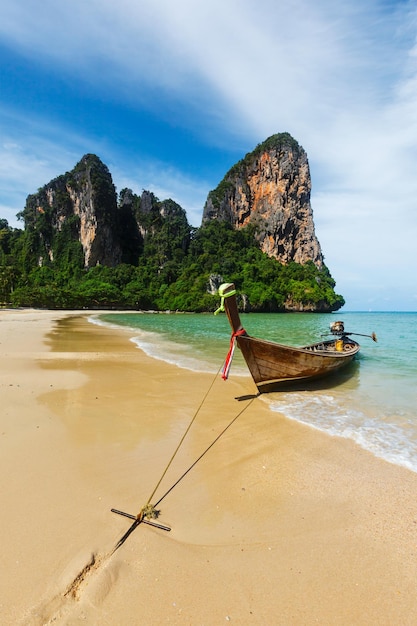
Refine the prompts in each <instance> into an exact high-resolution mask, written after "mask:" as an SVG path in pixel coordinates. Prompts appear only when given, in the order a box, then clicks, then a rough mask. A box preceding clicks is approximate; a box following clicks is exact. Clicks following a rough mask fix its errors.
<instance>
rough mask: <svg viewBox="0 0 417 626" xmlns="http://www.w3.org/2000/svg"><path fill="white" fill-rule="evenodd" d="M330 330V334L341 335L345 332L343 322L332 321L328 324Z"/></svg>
mask: <svg viewBox="0 0 417 626" xmlns="http://www.w3.org/2000/svg"><path fill="white" fill-rule="evenodd" d="M330 332H331V333H332V335H343V334H344V332H345V325H344V323H343V322H332V323H331V324H330Z"/></svg>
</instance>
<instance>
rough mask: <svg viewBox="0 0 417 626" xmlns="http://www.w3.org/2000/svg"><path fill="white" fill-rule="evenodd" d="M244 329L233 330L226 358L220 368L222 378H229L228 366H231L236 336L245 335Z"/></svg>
mask: <svg viewBox="0 0 417 626" xmlns="http://www.w3.org/2000/svg"><path fill="white" fill-rule="evenodd" d="M246 334H247V333H246V330H245V329H244V328H240V329H239V330H237V331H236V332H234V333H233V334H232V336H231V338H230V348H229V352H228V353H227V356H226V360H225V362H224V365H223V368H222V378H223V380H227V379H228V378H229V372H230V368H231V367H232V360H233V355H234V353H235V348H236V337H240V335H246Z"/></svg>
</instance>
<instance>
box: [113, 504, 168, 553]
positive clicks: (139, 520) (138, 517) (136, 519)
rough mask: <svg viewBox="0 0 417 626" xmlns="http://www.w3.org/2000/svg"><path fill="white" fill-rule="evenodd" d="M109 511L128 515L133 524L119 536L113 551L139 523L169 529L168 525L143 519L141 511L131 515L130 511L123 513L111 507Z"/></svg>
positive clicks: (124, 515)
mask: <svg viewBox="0 0 417 626" xmlns="http://www.w3.org/2000/svg"><path fill="white" fill-rule="evenodd" d="M111 511H112V513H117V515H123V517H128V518H129V519H132V520H134V522H133V524H132V525H131V526H130V528H129V529H128V530H127V531H126V532H125V534H124V535H123V537H121V538H120V539H119V541H118V542H117V543H116V545H115V547H114V550H113V552H115V551H116V550H117V549H118V548H120V546H121V545H123V544H124V542H125V541H126V539H127V538H128V537H129V535H131V533H133V531H134V530H135V529H136V528H137V527H138V526H139V524H148V526H155V528H160V529H161V530H166V531H168V532H169V531H170V530H171V529H170V527H169V526H163V525H162V524H157V523H156V522H151V521H150V520H147V519H145V517H144V515H143V514H142V513H139V515H132V514H131V513H125V511H119V510H118V509H111Z"/></svg>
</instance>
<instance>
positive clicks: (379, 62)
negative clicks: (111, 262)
mask: <svg viewBox="0 0 417 626" xmlns="http://www.w3.org/2000/svg"><path fill="white" fill-rule="evenodd" d="M416 35H417V3H416V2H415V0H411V1H399V2H390V1H389V0H383V1H382V0H381V1H377V0H350V1H349V2H348V3H346V2H341V1H336V2H335V1H334V0H318V1H317V2H310V1H309V0H258V2H256V3H254V2H250V1H249V0H229V1H228V2H227V3H224V2H223V0H222V1H220V0H211V2H210V3H196V2H193V1H191V0H177V1H176V2H175V3H173V2H171V0H152V1H150V0H118V2H117V3H116V2H115V1H114V0H90V1H89V2H88V3H86V2H81V0H73V2H71V3H57V2H55V1H53V0H44V1H43V2H42V3H41V4H39V3H35V2H34V0H21V1H20V2H15V0H3V2H2V4H1V7H0V37H1V40H2V41H3V43H4V45H5V46H6V47H7V48H8V49H9V50H13V51H14V53H15V54H17V55H19V56H20V58H26V59H27V60H28V62H30V61H33V62H34V63H36V64H37V65H38V66H39V67H41V68H43V71H44V72H46V73H49V75H50V80H51V81H55V80H56V79H57V78H58V79H59V80H61V81H65V84H66V85H70V86H72V88H73V90H74V91H78V92H79V93H80V94H83V93H85V94H86V96H88V98H89V99H90V104H91V101H94V99H95V100H96V102H103V101H105V102H106V103H107V105H108V106H109V107H110V106H111V104H112V103H114V104H115V105H116V107H117V115H118V116H119V118H122V117H123V110H125V111H127V110H129V111H133V112H135V114H137V116H140V115H141V114H142V112H143V111H145V110H146V111H147V112H148V113H149V114H151V115H153V116H156V117H157V118H158V119H160V120H162V121H163V123H164V124H166V125H167V127H168V126H169V127H170V128H171V130H172V132H174V131H175V129H176V128H181V129H182V131H183V132H186V133H189V134H190V135H192V136H193V137H194V138H196V141H198V142H200V144H201V153H202V156H201V163H202V164H203V161H204V158H205V157H204V154H205V149H206V148H208V147H211V148H213V147H214V148H215V149H223V150H224V151H225V152H226V153H228V154H230V155H236V157H237V158H239V156H243V155H244V153H245V152H247V151H249V150H251V149H252V148H253V147H254V146H255V145H256V144H257V143H259V142H260V141H262V140H264V139H265V138H266V137H268V136H269V135H271V134H273V133H275V132H282V131H289V132H291V134H292V135H293V136H294V137H295V138H296V139H297V140H298V141H299V142H300V143H301V144H302V145H303V147H304V148H305V149H306V151H307V153H308V156H309V160H310V165H311V171H312V176H313V197H312V200H313V209H314V214H315V221H316V226H317V233H318V236H319V239H320V242H321V244H322V247H323V250H324V253H325V256H326V261H327V263H328V265H329V267H330V269H331V271H332V273H333V275H334V276H335V278H336V279H337V281H338V289H339V291H340V292H342V293H344V294H345V295H346V297H347V299H348V301H349V299H350V300H351V301H352V300H353V298H354V297H355V296H354V294H358V293H359V292H361V289H360V285H361V284H362V285H365V284H366V288H365V289H362V292H363V293H365V292H368V291H369V290H370V291H369V293H371V292H372V290H373V293H377V292H378V294H379V291H378V289H377V287H376V286H378V285H380V284H381V285H384V286H385V287H384V288H385V290H387V291H391V293H394V291H395V290H397V289H398V288H400V287H399V283H398V281H399V274H401V272H403V273H404V272H405V271H406V269H407V268H409V267H412V266H413V264H414V266H415V262H416V260H417V259H416V256H415V253H414V249H415V247H414V241H415V238H416V234H417V233H416V217H415V215H416V212H415V209H416V200H415V198H416V197H417V182H416V176H415V163H416V157H417V39H416ZM80 97H81V96H80ZM19 107H20V108H19ZM58 108H59V107H57V109H55V110H54V109H53V107H52V108H51V109H49V110H45V111H42V110H36V111H35V115H31V116H30V117H29V118H27V119H26V127H25V124H23V123H17V124H15V123H14V124H12V125H9V126H7V124H4V123H0V133H1V137H2V144H3V147H2V149H1V152H0V177H1V179H2V180H1V181H0V182H2V183H4V184H3V189H4V190H6V192H5V194H3V198H2V200H1V202H2V204H3V205H4V206H7V205H8V202H5V196H6V197H10V198H11V197H12V196H13V189H14V188H17V187H19V185H20V186H21V185H22V182H23V183H24V185H25V186H26V187H25V188H27V187H28V186H29V185H32V182H33V184H34V189H30V191H34V190H36V188H37V187H38V186H39V185H41V184H43V183H45V182H47V181H48V180H49V179H50V173H51V174H52V175H57V174H58V173H61V171H65V170H66V169H68V168H70V167H72V166H73V165H74V164H75V162H76V161H77V160H78V159H79V158H80V157H81V156H82V153H83V152H86V151H90V152H93V151H97V153H98V154H99V155H100V156H101V157H102V158H103V159H104V160H105V161H106V163H107V165H109V168H110V170H111V171H112V173H114V177H115V182H116V184H117V185H118V187H119V188H120V187H121V186H124V181H126V182H129V183H130V184H129V185H127V186H131V187H132V188H134V189H137V190H138V191H139V192H140V188H141V187H144V188H149V189H151V190H154V191H155V193H157V195H160V197H164V196H171V197H173V198H174V199H176V200H177V201H178V202H180V204H181V203H182V205H183V206H184V207H185V208H186V209H187V210H188V212H189V214H190V215H191V216H192V217H191V221H192V222H193V223H194V224H195V225H198V222H199V219H198V216H199V213H200V214H201V210H202V206H203V203H204V199H205V197H206V195H207V192H208V191H209V190H210V189H211V188H212V187H214V186H215V185H216V184H217V183H218V182H219V173H218V172H219V170H218V169H217V170H216V174H215V176H212V177H210V175H209V173H208V171H207V168H205V171H204V173H201V175H198V174H195V170H194V173H192V174H191V173H190V171H191V169H192V168H189V167H187V165H186V164H185V160H184V156H182V157H181V159H180V158H179V157H178V158H177V161H175V156H173V157H172V159H171V160H170V161H169V162H168V161H166V162H164V160H163V159H161V158H160V159H158V158H157V156H156V153H155V152H154V153H153V154H152V155H151V154H147V152H146V149H145V148H141V147H140V146H139V144H140V136H138V146H139V147H138V148H137V150H136V151H133V152H134V153H133V154H132V142H130V144H129V146H126V148H125V149H123V145H122V141H123V140H122V138H121V137H120V136H117V134H115V135H114V136H112V132H111V129H109V128H103V129H102V133H103V139H102V140H100V129H99V128H98V129H97V128H96V129H94V131H93V130H92V129H91V128H90V127H88V126H86V125H83V123H82V115H81V116H80V117H81V119H80V118H77V116H76V115H75V114H74V116H73V118H72V119H71V116H70V115H68V116H67V118H66V119H65V120H64V119H61V118H60V116H59V113H58ZM17 109H19V111H17ZM24 112H25V103H24V102H20V103H19V106H16V111H14V114H15V115H16V116H18V114H20V115H24ZM28 119H29V121H28ZM30 120H32V124H30ZM28 126H30V127H31V128H30V132H28ZM53 129H54V131H55V132H50V131H52V130H53ZM114 132H115V133H116V131H114ZM132 132H134V131H133V130H132ZM156 141H163V139H161V138H160V137H158V139H157V140H156ZM238 155H239V156H238ZM226 160H227V159H226ZM226 160H225V162H226ZM71 161H72V162H71ZM231 164H232V162H231V163H230V165H231ZM61 166H63V169H62V170H61V169H60V168H61ZM202 169H204V168H203V167H202ZM223 173H225V171H224V172H223ZM20 208H21V207H20ZM352 240H354V242H355V243H354V251H355V253H354V254H353V253H352V252H353V249H352ZM347 267H348V268H349V269H346V268H347ZM364 267H366V268H367V270H368V271H367V277H369V284H368V283H367V282H366V280H365V279H364V272H363V268H364ZM410 280H411V285H410ZM413 280H414V284H413ZM361 281H362V282H361ZM415 281H416V279H415V278H411V279H410V278H408V279H407V282H406V281H405V280H404V279H403V280H402V281H401V280H400V283H401V285H402V287H401V288H400V289H402V293H403V294H404V297H407V296H406V292H407V291H408V292H414V293H417V284H415ZM372 285H373V288H372ZM395 293H398V292H397V291H395ZM361 297H363V296H361ZM370 297H373V296H372V295H371V296H370ZM379 297H380V295H378V298H379ZM410 306H411V305H410Z"/></svg>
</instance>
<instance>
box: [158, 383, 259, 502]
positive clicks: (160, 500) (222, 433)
mask: <svg viewBox="0 0 417 626" xmlns="http://www.w3.org/2000/svg"><path fill="white" fill-rule="evenodd" d="M257 397H258V396H257V395H254V396H252V397H251V399H250V401H249V402H248V404H246V406H244V407H243V409H242V410H241V411H239V413H238V414H237V415H235V417H234V418H233V419H232V421H231V422H229V424H228V425H227V426H226V427H225V428H223V430H222V431H221V433H219V434H218V435H217V437H216V438H215V439H214V441H212V442H211V444H210V445H209V446H208V447H207V448H206V449H205V450H204V452H202V453H201V454H200V456H199V457H198V458H197V459H196V460H195V461H194V463H192V465H190V467H189V468H188V469H187V470H186V471H185V472H184V473H183V474H182V475H181V476H180V477H179V478H178V480H176V481H175V483H174V484H173V485H172V486H171V487H170V488H169V489H168V491H166V492H165V493H164V495H163V496H162V497H161V498H159V500H158V502H155V504H154V506H158V504H160V503H161V502H162V500H164V498H166V497H167V495H168V494H169V493H171V491H172V490H173V489H174V487H176V486H177V485H178V483H180V482H181V481H182V479H183V478H185V477H186V476H187V474H188V473H189V472H191V470H192V469H193V468H194V467H195V466H196V465H197V463H198V462H199V461H201V459H202V458H203V456H205V455H206V454H207V452H208V451H209V450H210V449H211V448H212V447H213V446H214V444H215V443H217V442H218V440H219V439H220V437H222V436H223V435H224V433H225V432H226V431H227V430H228V429H229V428H230V427H231V426H232V425H233V424H234V423H235V421H236V420H237V419H238V417H240V416H241V415H242V413H244V412H245V411H246V409H248V408H249V407H250V405H251V404H252V402H253V401H254V400H255V398H257ZM155 491H156V490H155ZM155 491H154V493H155Z"/></svg>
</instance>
